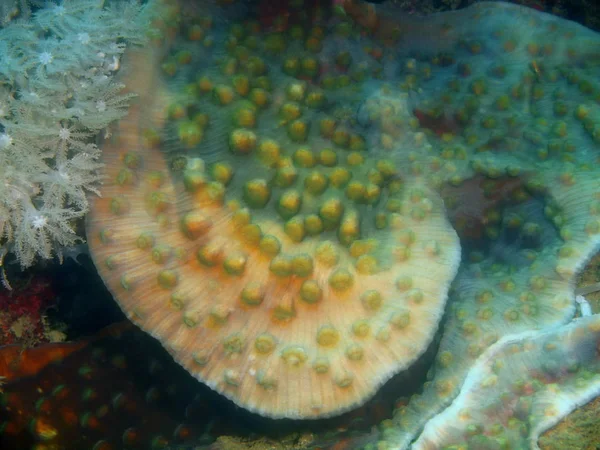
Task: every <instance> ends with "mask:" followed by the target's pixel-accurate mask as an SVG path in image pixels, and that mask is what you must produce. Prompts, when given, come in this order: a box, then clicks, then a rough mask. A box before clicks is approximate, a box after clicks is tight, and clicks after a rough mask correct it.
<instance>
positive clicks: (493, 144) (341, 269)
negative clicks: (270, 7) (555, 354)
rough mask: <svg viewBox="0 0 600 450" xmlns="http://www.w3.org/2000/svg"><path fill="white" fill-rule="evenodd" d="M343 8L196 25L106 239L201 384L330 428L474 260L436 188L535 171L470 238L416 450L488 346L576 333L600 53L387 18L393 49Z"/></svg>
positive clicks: (488, 29) (391, 433) (274, 413)
mask: <svg viewBox="0 0 600 450" xmlns="http://www.w3.org/2000/svg"><path fill="white" fill-rule="evenodd" d="M346 6H347V7H348V8H347V11H348V14H350V15H351V14H352V13H353V11H354V10H353V9H352V7H353V6H355V5H354V4H347V5H346ZM336 11H337V13H338V16H337V18H333V19H331V20H330V21H329V22H328V23H326V22H323V21H322V22H318V20H319V19H318V18H317V19H314V18H313V19H312V20H313V23H312V25H310V27H308V28H306V27H304V26H300V25H299V24H296V25H294V24H293V23H286V24H284V25H282V31H271V32H265V31H263V30H262V29H261V27H260V25H258V24H256V23H253V22H245V23H236V22H229V25H226V26H225V27H222V26H217V25H215V23H213V21H212V20H211V19H209V18H207V17H206V16H203V17H199V18H197V19H193V20H191V21H190V22H189V23H184V24H182V28H183V29H184V34H185V35H186V39H184V40H181V39H179V40H176V41H175V43H174V44H173V48H172V49H171V54H172V55H173V56H166V57H165V59H164V62H163V64H162V69H163V72H164V74H165V75H164V80H165V81H164V82H161V83H160V84H156V82H155V81H154V82H152V83H154V84H152V86H153V89H152V91H151V92H152V94H153V96H152V97H151V98H149V99H148V101H150V102H151V103H150V104H145V103H144V101H145V98H144V95H142V98H141V102H140V104H141V105H143V107H142V108H141V111H142V112H145V114H146V115H148V114H149V115H148V116H147V117H144V116H143V115H140V116H137V115H136V114H133V115H130V116H129V118H128V119H127V120H126V121H122V122H121V124H120V128H119V129H118V130H115V134H114V136H113V138H112V139H111V140H110V142H108V143H107V144H106V145H105V146H104V154H105V161H106V163H107V172H106V173H107V182H106V184H105V186H104V188H103V198H102V199H98V200H96V201H95V204H94V207H93V214H92V216H91V217H90V220H89V221H88V233H89V239H90V245H91V249H92V252H93V255H94V259H95V261H96V264H97V266H98V269H99V271H100V273H101V274H102V276H103V278H104V279H105V281H106V282H107V284H108V286H109V287H110V289H111V291H112V292H113V294H114V295H115V297H116V298H117V300H118V301H119V302H120V304H121V306H122V307H123V309H124V310H125V311H126V312H127V314H128V315H129V316H130V317H131V318H132V319H133V320H134V321H135V322H136V323H138V324H139V325H140V326H141V327H142V328H144V329H145V330H147V331H148V332H149V333H151V334H152V335H153V336H155V337H157V338H158V339H159V340H160V341H161V342H162V343H163V345H164V346H165V347H166V348H167V349H168V350H169V351H170V352H171V353H172V355H173V356H174V358H175V359H176V360H177V361H179V362H180V364H182V365H183V366H184V367H185V368H186V369H187V370H188V371H190V372H191V373H192V374H194V375H195V376H196V377H197V378H199V379H200V380H202V381H204V382H206V383H207V384H208V385H209V386H211V387H212V388H214V389H215V390H217V391H219V392H221V393H223V394H225V395H226V396H228V397H229V398H231V399H233V400H234V401H235V402H236V403H238V404H240V405H242V406H244V407H246V408H248V409H250V410H252V411H256V412H259V413H261V414H263V415H267V416H271V417H295V418H308V417H321V416H328V415H331V414H336V413H339V412H341V411H343V410H346V409H349V408H351V407H353V406H356V405H358V404H360V403H362V402H364V401H365V400H366V399H367V398H369V397H370V396H371V395H372V394H373V392H374V391H375V389H377V387H378V386H380V385H381V384H382V383H383V382H384V381H385V380H387V379H388V378H389V377H390V376H391V375H392V374H394V373H396V372H398V371H400V370H402V369H405V368H407V367H408V366H409V365H410V364H411V363H412V362H413V361H415V359H416V358H417V357H418V356H419V355H420V354H421V353H422V352H423V351H424V349H425V348H426V347H427V345H428V344H429V343H430V342H431V340H432V338H433V333H434V332H435V330H436V329H437V323H438V321H439V319H440V317H441V314H442V312H443V308H444V303H445V297H446V292H447V289H448V287H449V282H450V280H451V279H452V278H453V277H454V273H455V269H456V264H457V260H458V256H459V249H458V242H457V239H456V238H455V237H454V233H453V232H452V230H451V229H450V228H449V226H448V225H447V224H446V222H445V219H444V218H443V216H444V214H443V206H442V203H441V202H440V200H439V198H438V194H436V192H435V191H436V190H439V189H441V188H442V187H443V186H444V185H445V184H451V185H453V186H457V187H459V188H460V186H461V185H462V184H463V183H464V182H465V181H466V180H467V179H469V178H471V177H473V176H476V175H478V176H483V177H484V178H485V179H488V180H490V182H494V181H495V180H501V179H506V178H513V179H518V180H519V183H518V184H517V185H516V187H515V189H514V190H513V191H511V199H510V200H511V201H510V202H509V204H508V205H503V208H502V209H497V208H494V207H492V208H491V209H488V210H485V212H484V214H485V217H484V220H483V221H482V223H483V224H484V230H483V231H484V234H485V238H486V239H485V244H482V245H478V246H473V245H472V246H471V247H472V248H476V251H471V250H472V248H469V245H468V243H466V245H467V249H468V250H469V252H468V254H467V257H466V258H465V262H464V264H463V268H462V269H461V271H460V273H459V275H458V277H457V280H456V282H455V284H454V288H453V291H452V299H453V302H452V305H451V306H450V313H449V317H448V320H447V321H446V323H445V324H444V332H443V338H442V342H441V344H440V349H439V353H438V358H437V361H436V364H435V367H434V368H433V369H432V372H431V373H432V375H434V378H433V380H432V381H431V382H428V383H426V385H425V390H424V392H423V394H422V396H420V397H419V398H415V399H414V400H413V401H411V402H410V403H409V405H408V406H407V407H403V408H401V409H400V410H399V411H398V413H397V415H396V418H395V419H394V421H392V422H391V423H390V424H388V425H387V426H386V427H384V430H383V437H384V442H386V443H387V444H388V445H389V446H390V447H392V448H394V447H396V446H400V447H401V446H402V445H406V444H407V443H408V442H410V439H412V438H413V437H414V433H416V432H418V430H419V429H420V428H421V427H422V426H423V425H424V424H425V423H426V422H427V421H428V420H429V419H430V418H431V417H433V416H434V415H435V414H436V413H437V412H439V411H440V410H442V409H443V408H444V407H445V406H447V405H448V404H449V403H450V402H451V400H452V399H453V398H454V397H455V396H456V395H457V393H458V392H459V390H460V387H461V385H462V383H463V381H464V379H465V377H466V376H467V372H468V370H469V368H470V367H473V366H474V364H475V363H476V361H477V360H478V359H479V358H480V356H481V354H483V353H484V352H485V350H486V348H487V347H489V346H490V345H492V344H494V342H496V341H498V340H500V339H502V338H503V337H505V336H511V335H515V334H518V333H521V332H526V331H530V332H532V330H543V329H547V328H551V327H555V326H559V325H561V324H564V323H567V322H568V321H569V320H570V319H571V318H572V316H573V314H574V310H575V303H574V301H573V287H572V283H573V276H574V274H575V273H576V272H577V270H578V268H579V267H580V266H581V265H582V264H583V263H584V262H585V261H586V260H587V258H589V256H590V254H591V253H592V252H593V251H594V249H595V248H596V247H597V245H598V232H599V231H600V222H599V221H598V217H597V214H598V212H599V211H598V207H597V203H598V193H599V191H600V186H599V185H598V181H597V178H596V176H595V166H594V165H593V164H592V163H591V162H590V161H593V160H594V158H596V156H595V152H597V145H598V144H597V137H596V134H597V133H596V130H595V128H597V126H598V125H596V121H597V120H598V106H597V103H596V99H595V98H594V95H597V94H595V92H596V89H597V88H596V86H595V85H594V83H593V81H592V80H593V79H594V78H593V74H594V73H595V71H596V67H597V63H598V57H599V55H597V54H595V53H594V50H593V47H592V43H593V42H595V39H596V36H595V35H594V34H593V33H592V32H589V31H586V30H584V29H582V28H580V27H578V26H576V25H574V24H568V23H564V22H561V21H560V19H557V18H554V17H551V16H546V15H542V14H538V13H536V12H533V11H530V10H527V9H525V8H520V7H516V6H513V5H507V4H479V5H476V6H474V7H472V8H469V9H467V10H464V11H461V12H454V13H448V14H444V15H437V16H432V17H428V18H427V20H426V22H425V20H424V19H418V20H416V21H415V20H414V19H413V18H411V22H410V23H408V22H403V21H402V18H395V17H392V19H390V20H391V22H390V27H392V28H390V29H389V31H390V32H389V33H387V34H386V26H385V25H386V22H385V21H380V22H379V24H380V26H378V27H377V32H378V33H380V34H382V35H383V36H382V39H384V41H387V43H388V45H389V44H390V42H392V43H393V45H391V46H389V47H375V45H376V44H374V45H373V46H372V47H369V46H367V45H366V42H368V41H365V37H364V36H361V35H360V34H357V31H359V30H360V26H359V25H358V24H357V23H355V22H353V21H352V19H351V17H350V15H348V14H344V13H343V11H342V10H340V9H338V10H336ZM340 12H341V14H340ZM358 19H359V20H360V17H358ZM419 20H422V21H421V22H419ZM509 20H510V21H511V23H513V24H517V25H518V26H517V27H516V28H512V30H513V31H510V30H508V29H506V28H505V27H504V25H505V24H506V23H507V22H508V21H509ZM314 21H317V22H314ZM455 24H460V26H457V25H455ZM367 25H368V24H367ZM533 25H535V27H533ZM286 27H287V28H286ZM363 30H365V31H368V28H367V29H364V28H363ZM515 30H519V31H515ZM552 34H555V35H557V36H559V35H560V36H562V37H563V38H564V39H563V40H562V41H559V40H556V42H554V43H552V44H550V43H549V41H548V35H552ZM286 36H287V38H286ZM219 42H222V43H223V44H222V49H221V46H219V44H218V43H219ZM373 42H374V43H375V42H376V41H373ZM567 62H568V65H567V64H566V63H567ZM396 74H400V75H401V82H400V84H399V85H394V84H392V83H390V82H389V81H388V79H390V80H391V79H392V78H391V77H393V76H394V75H396ZM162 83H164V84H162ZM161 85H162V87H160V86H161ZM143 91H144V90H142V92H143ZM178 91H180V92H181V91H183V94H179V93H178ZM154 110H156V111H160V113H161V115H160V118H159V119H156V117H157V116H153V115H152V114H151V112H152V111H154ZM158 148H162V149H163V150H164V151H166V154H165V156H164V157H163V156H161V155H160V153H159V152H158ZM494 187H495V186H494V184H491V185H490V187H489V188H488V189H490V190H492V191H493V189H494ZM588 199H589V200H588ZM452 200H453V199H451V198H450V199H447V201H449V202H451V201H452ZM454 201H458V202H461V201H463V199H462V198H460V196H459V198H454ZM479 244H481V243H479ZM396 421H397V423H398V424H399V425H400V427H399V428H397V427H395V426H393V425H392V426H390V425H391V424H393V423H395V422H396ZM382 445H383V444H382Z"/></svg>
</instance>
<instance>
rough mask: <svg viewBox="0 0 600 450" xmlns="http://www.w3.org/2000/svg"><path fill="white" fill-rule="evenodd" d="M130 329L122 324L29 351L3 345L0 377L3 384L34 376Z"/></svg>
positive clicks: (125, 323) (15, 346) (128, 325)
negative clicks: (89, 346)
mask: <svg viewBox="0 0 600 450" xmlns="http://www.w3.org/2000/svg"><path fill="white" fill-rule="evenodd" d="M132 327H133V325H132V324H131V323H130V322H122V323H118V324H114V325H111V326H109V327H107V328H105V329H104V330H102V331H100V332H99V333H98V334H96V335H94V336H91V337H88V338H84V339H82V340H79V341H75V342H63V343H55V344H45V345H41V346H39V347H35V348H29V349H23V347H22V346H20V345H5V346H3V347H0V377H1V379H2V381H3V382H10V381H14V380H17V379H19V378H23V377H28V376H32V375H35V374H37V373H38V372H40V371H41V370H42V369H43V368H44V367H46V366H47V365H48V364H51V363H53V362H57V361H61V360H63V359H64V358H66V357H67V356H69V355H70V354H72V353H74V352H76V351H78V350H81V349H83V348H85V347H87V346H88V345H89V344H91V343H93V342H96V341H98V340H99V339H101V338H103V337H107V336H113V337H114V336H118V335H121V334H122V333H124V332H125V331H127V330H129V329H130V328H132Z"/></svg>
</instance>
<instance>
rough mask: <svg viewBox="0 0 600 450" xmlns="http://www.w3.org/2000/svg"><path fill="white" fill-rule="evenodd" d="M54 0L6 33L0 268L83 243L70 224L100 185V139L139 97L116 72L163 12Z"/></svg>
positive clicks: (1, 37)
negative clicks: (10, 259) (7, 261)
mask: <svg viewBox="0 0 600 450" xmlns="http://www.w3.org/2000/svg"><path fill="white" fill-rule="evenodd" d="M46 3H47V6H46V7H45V8H41V9H39V10H37V11H36V12H35V13H34V14H32V15H31V16H29V17H28V18H29V21H26V20H20V21H8V22H7V24H6V26H5V27H4V28H2V29H0V120H1V123H0V125H1V128H0V130H2V132H0V180H2V183H0V266H1V265H2V263H3V259H4V257H5V255H7V254H13V255H14V256H16V258H17V259H18V261H19V262H20V264H21V266H22V267H27V266H30V265H31V264H33V263H34V262H35V261H36V260H37V259H44V258H52V257H54V256H59V257H60V255H61V253H62V250H63V249H66V248H67V247H69V246H71V245H73V244H74V243H76V242H77V241H81V240H82V239H81V238H80V237H79V236H78V235H77V234H76V233H75V231H74V227H73V224H72V223H71V221H72V220H74V219H77V218H80V217H83V216H84V215H85V213H86V212H87V211H88V202H87V198H86V197H87V195H88V194H89V193H90V192H92V193H96V192H97V188H98V184H99V182H100V177H99V173H98V170H99V168H100V166H101V164H100V162H99V157H100V151H99V149H98V148H97V147H96V145H95V143H94V142H95V136H96V135H98V134H99V133H100V132H102V131H103V130H106V128H107V126H108V125H110V124H111V123H112V122H114V121H115V120H117V119H119V118H121V117H122V116H123V115H124V114H125V113H126V111H127V108H128V106H129V99H130V98H131V96H130V95H123V94H122V92H121V91H122V88H123V86H122V85H121V84H119V83H117V82H115V81H114V79H113V76H114V74H115V72H116V71H117V70H118V69H119V67H120V61H121V56H122V54H123V52H124V51H125V49H126V48H127V47H128V46H130V45H141V44H143V43H144V42H145V40H146V38H145V36H146V32H147V31H148V29H149V28H150V23H151V20H152V17H153V16H154V15H155V14H157V8H158V6H157V3H156V2H154V1H150V2H146V4H145V5H141V4H140V3H141V2H138V1H135V0H131V1H129V2H127V1H123V2H99V1H97V0H70V1H66V0H65V1H63V2H60V5H58V4H55V3H52V2H46ZM23 18H27V16H25V15H24V16H23ZM65 74H68V75H67V76H65Z"/></svg>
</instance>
